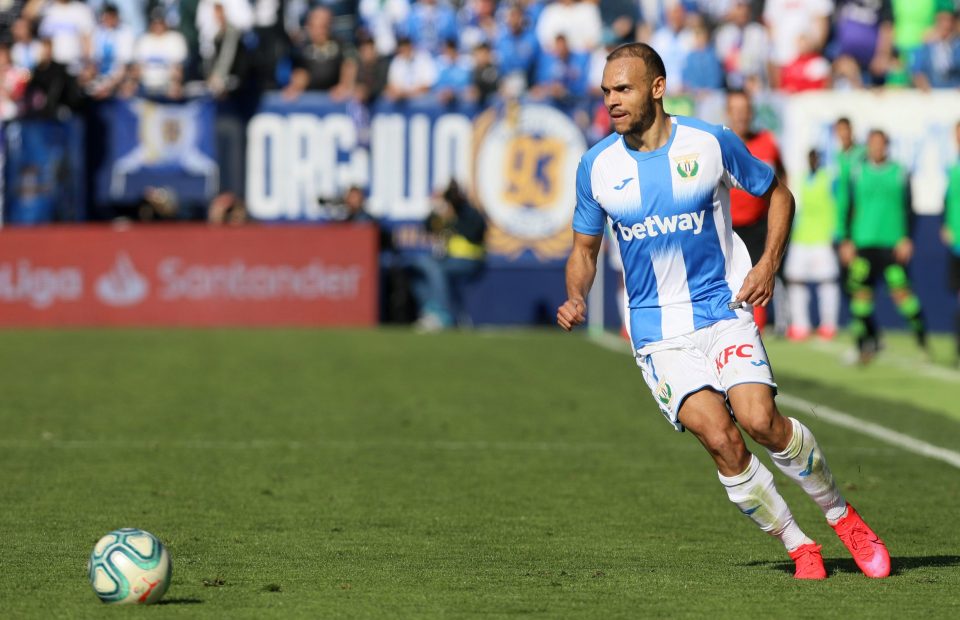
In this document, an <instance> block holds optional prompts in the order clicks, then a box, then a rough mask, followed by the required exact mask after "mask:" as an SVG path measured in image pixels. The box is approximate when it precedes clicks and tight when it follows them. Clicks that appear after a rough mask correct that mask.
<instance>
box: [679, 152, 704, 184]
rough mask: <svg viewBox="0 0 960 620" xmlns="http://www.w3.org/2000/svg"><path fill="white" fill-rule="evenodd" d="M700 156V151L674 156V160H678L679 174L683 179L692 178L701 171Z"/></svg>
mask: <svg viewBox="0 0 960 620" xmlns="http://www.w3.org/2000/svg"><path fill="white" fill-rule="evenodd" d="M698 157H700V153H695V154H693V155H682V156H680V157H674V158H673V161H675V162H677V174H679V175H680V178H681V179H692V178H693V177H695V176H697V173H698V172H700V162H698V161H697V158H698Z"/></svg>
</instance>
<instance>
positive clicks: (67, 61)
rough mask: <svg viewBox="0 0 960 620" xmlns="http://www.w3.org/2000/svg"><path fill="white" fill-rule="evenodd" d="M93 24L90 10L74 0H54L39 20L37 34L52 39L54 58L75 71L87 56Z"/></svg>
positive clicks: (81, 65) (80, 67)
mask: <svg viewBox="0 0 960 620" xmlns="http://www.w3.org/2000/svg"><path fill="white" fill-rule="evenodd" d="M95 27H96V23H95V20H94V18H93V11H91V10H90V7H88V6H87V5H86V4H84V3H82V2H78V1H77V0H57V1H56V2H54V3H53V4H50V5H48V6H47V8H46V10H45V11H44V12H43V17H42V19H41V20H40V36H41V37H42V38H45V39H50V40H51V41H52V42H53V60H54V61H55V62H58V63H60V64H62V65H64V66H66V67H67V70H68V71H69V72H70V73H71V74H73V75H77V74H78V73H80V70H81V69H82V68H83V65H84V63H85V62H86V61H87V60H89V58H90V47H91V38H92V36H93V30H94V28H95Z"/></svg>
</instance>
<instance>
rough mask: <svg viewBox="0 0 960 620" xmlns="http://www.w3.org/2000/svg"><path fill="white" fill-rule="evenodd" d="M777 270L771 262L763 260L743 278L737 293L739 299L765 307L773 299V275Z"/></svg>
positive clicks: (752, 304)
mask: <svg viewBox="0 0 960 620" xmlns="http://www.w3.org/2000/svg"><path fill="white" fill-rule="evenodd" d="M774 275H776V270H775V269H774V268H773V266H772V265H770V263H768V262H766V261H763V260H761V261H760V262H759V263H757V264H756V265H755V266H754V268H753V269H751V270H750V272H749V273H748V274H747V277H746V278H744V279H743V286H741V287H740V292H739V293H737V301H744V302H746V303H748V304H750V305H751V306H761V307H765V306H766V305H767V304H768V303H769V302H770V300H771V299H773V277H774Z"/></svg>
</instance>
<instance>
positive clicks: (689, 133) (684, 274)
mask: <svg viewBox="0 0 960 620" xmlns="http://www.w3.org/2000/svg"><path fill="white" fill-rule="evenodd" d="M671 122H672V131H671V133H670V139H669V140H668V141H667V143H666V144H665V145H664V146H663V147H661V148H659V149H656V150H654V151H637V150H634V149H632V148H630V147H629V146H627V144H626V142H625V141H624V139H623V137H622V136H620V135H619V134H616V133H614V134H611V135H610V136H608V137H606V138H605V139H603V140H602V141H600V142H599V143H597V144H596V145H595V146H594V147H593V148H591V149H590V150H589V151H587V153H586V154H585V155H584V156H583V158H582V159H581V160H580V166H579V168H578V169H577V207H576V210H575V212H574V216H573V229H574V230H575V231H576V232H578V233H583V234H587V235H601V234H603V228H604V223H605V222H606V221H607V220H609V223H610V227H611V229H612V230H613V234H614V236H615V237H616V239H617V242H618V243H619V245H620V255H621V257H622V258H623V267H624V268H623V278H624V285H625V287H626V292H627V305H628V306H629V308H630V321H629V327H630V335H631V339H632V340H633V345H634V349H635V350H636V349H639V348H641V347H643V346H645V345H647V344H650V343H653V342H658V341H660V340H663V339H666V338H672V337H674V336H681V335H684V334H688V333H691V332H693V331H694V330H697V329H700V328H702V327H706V326H708V325H711V324H713V323H716V322H717V321H721V320H724V319H732V318H735V317H737V316H748V315H749V313H748V312H747V311H746V310H731V309H729V307H728V305H727V304H728V303H729V302H730V301H732V300H733V297H734V295H735V294H736V292H737V291H739V290H740V286H741V285H742V284H743V279H744V277H746V275H747V272H748V271H749V270H750V267H751V264H750V257H749V255H748V254H747V250H746V247H745V246H744V245H743V242H742V241H741V240H740V238H739V237H737V236H736V234H734V232H733V229H732V224H731V219H730V191H729V190H730V188H731V187H735V188H739V189H744V190H746V191H747V192H749V193H751V194H753V195H755V196H760V195H763V194H765V193H766V192H767V190H768V189H770V186H771V184H772V183H773V178H774V175H773V171H772V170H771V169H770V167H769V166H767V165H766V164H764V163H763V162H762V161H760V160H758V159H756V158H755V157H753V155H751V154H750V152H749V151H748V150H747V147H746V146H745V145H744V144H743V142H742V141H741V140H740V138H738V137H737V136H736V134H734V133H733V132H732V131H730V130H729V129H727V128H725V127H722V126H720V125H711V124H708V123H704V122H703V121H700V120H697V119H693V118H688V117H683V116H673V117H671Z"/></svg>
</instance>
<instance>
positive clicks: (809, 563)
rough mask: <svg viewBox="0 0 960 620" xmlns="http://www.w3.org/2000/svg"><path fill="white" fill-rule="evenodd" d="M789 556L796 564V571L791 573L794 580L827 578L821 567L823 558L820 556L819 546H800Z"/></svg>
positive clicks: (812, 544) (810, 544)
mask: <svg viewBox="0 0 960 620" xmlns="http://www.w3.org/2000/svg"><path fill="white" fill-rule="evenodd" d="M789 554H790V558H791V559H792V560H793V561H794V562H796V563H797V570H796V572H794V573H793V576H794V577H795V578H796V579H826V578H827V569H825V568H824V567H823V556H822V555H820V545H818V544H816V543H807V544H806V545H800V546H799V547H797V548H796V549H794V550H793V551H790V552H789Z"/></svg>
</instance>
